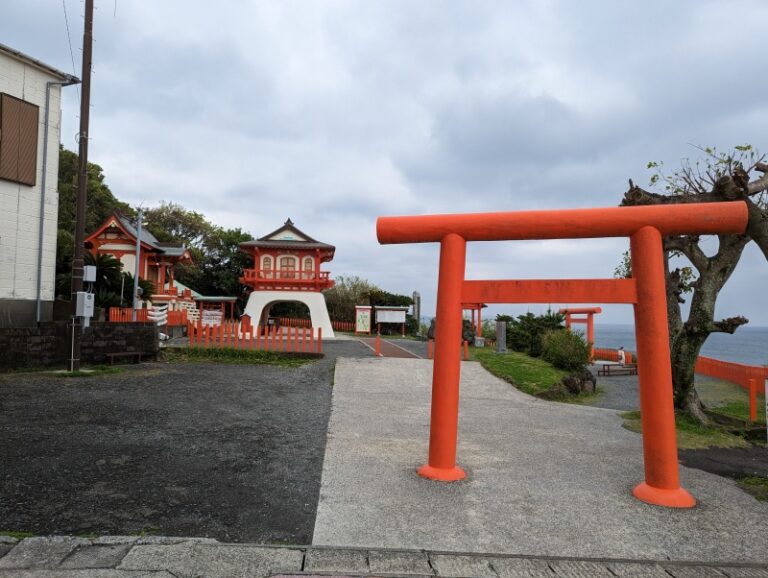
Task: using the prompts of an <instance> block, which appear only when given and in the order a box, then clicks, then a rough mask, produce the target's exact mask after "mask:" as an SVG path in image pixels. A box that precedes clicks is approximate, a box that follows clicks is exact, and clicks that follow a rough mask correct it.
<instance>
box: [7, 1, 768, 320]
mask: <svg viewBox="0 0 768 578" xmlns="http://www.w3.org/2000/svg"><path fill="white" fill-rule="evenodd" d="M96 6H97V10H96V16H95V24H94V37H95V44H94V53H93V59H94V74H93V80H92V82H93V86H92V100H91V101H92V105H93V106H92V111H91V139H92V140H91V144H90V155H89V156H90V160H91V161H92V162H95V163H98V164H99V165H101V166H102V167H103V168H104V172H105V174H106V178H107V182H108V184H109V185H110V187H111V189H112V191H113V192H114V193H115V194H116V195H117V196H118V197H119V198H120V199H121V200H124V201H127V202H129V203H131V204H133V205H138V204H139V203H143V204H144V206H149V207H151V206H156V205H157V204H158V203H160V202H161V201H173V202H177V203H180V204H182V205H184V206H185V207H186V208H188V209H191V210H195V211H199V212H201V213H203V214H205V215H206V216H207V217H208V219H209V220H211V221H212V222H214V223H216V224H218V225H222V226H224V227H241V228H243V229H244V230H246V231H249V232H250V233H251V234H253V235H254V236H256V237H260V236H262V235H264V234H266V233H268V232H270V231H272V230H274V229H276V228H277V227H278V226H279V225H281V224H282V223H283V222H284V221H285V220H286V219H287V218H289V217H290V218H291V219H292V220H293V221H294V223H295V224H296V226H298V227H299V228H300V229H302V230H304V231H305V232H306V233H307V234H309V235H311V236H313V237H315V238H316V239H318V240H320V241H324V242H327V243H331V244H333V245H335V246H336V248H337V249H336V258H335V259H334V261H333V262H331V263H330V264H328V265H327V266H326V268H327V269H329V270H330V271H331V274H332V275H333V276H337V275H357V276H360V277H363V278H366V279H368V280H370V281H372V282H374V283H376V284H377V285H379V286H381V287H382V288H384V289H387V290H389V291H393V292H397V293H405V294H411V293H412V292H413V291H414V290H418V291H419V292H421V294H422V298H423V309H424V314H427V315H429V314H432V313H433V312H434V306H435V292H436V285H437V258H438V248H437V246H436V245H433V244H428V245H410V246H406V245H389V246H380V245H378V243H377V241H376V233H375V221H376V218H377V217H378V216H381V215H402V214H421V213H444V212H478V211H483V212H484V211H501V210H525V209H557V208H568V207H598V206H615V205H617V204H618V203H619V202H620V201H621V198H622V195H623V193H624V192H625V191H626V189H627V179H628V178H633V179H634V180H635V182H637V183H639V184H641V185H643V186H645V185H647V184H648V179H649V177H650V173H649V171H648V170H646V168H645V166H646V164H647V162H648V161H649V160H663V161H665V162H666V164H667V166H669V167H675V166H678V165H679V163H680V160H681V159H682V158H686V157H696V156H698V155H697V150H696V149H695V148H694V146H692V145H702V146H717V147H718V148H721V149H727V148H729V147H732V146H733V145H737V144H742V143H752V144H753V145H756V146H757V147H758V148H760V149H761V150H765V151H768V144H767V143H766V138H765V137H766V134H768V78H767V77H766V75H765V73H764V65H765V54H766V53H767V52H766V51H767V50H768V49H767V48H766V43H765V30H764V25H765V22H766V21H768V2H765V1H763V0H755V1H729V2H723V1H721V2H713V1H703V0H696V1H679V2H668V1H659V0H650V1H644V2H637V1H634V2H621V1H615V2H605V1H603V2H597V1H581V2H571V1H566V0H563V1H560V2H557V1H530V2H512V1H500V2H491V1H487V2H455V1H452V2H444V1H431V2H430V1H418V2H414V1H402V2H396V1H383V2H375V1H372V0H365V1H363V0H359V1H348V2H347V1H314V0H312V1H311V0H305V1H303V2H290V1H280V2H265V1H261V2H258V1H252V0H251V1H247V0H238V1H234V0H224V1H220V2H201V1H198V0H163V1H162V2H156V1H150V0H131V1H126V0H96ZM64 7H66V12H67V15H68V19H69V28H70V35H71V43H72V51H73V52H72V54H70V44H69V40H68V36H67V28H66V23H65V10H64ZM83 7H84V5H83V2H82V1H81V0H63V1H62V0H3V3H2V18H0V42H2V43H4V44H6V45H9V46H11V47H12V48H15V49H17V50H20V51H22V52H24V53H26V54H28V55H30V56H32V57H35V58H38V59H39V60H42V61H43V62H46V63H47V64H50V65H52V66H54V67H56V68H59V69H60V70H63V71H65V72H70V73H74V74H76V75H77V76H81V71H80V66H81V50H80V46H81V45H82V16H83V9H84V8H83ZM73 57H74V58H73ZM73 59H74V68H73V62H72V61H73ZM761 79H762V80H761ZM78 95H79V91H78V90H77V89H75V88H67V89H65V98H64V102H63V108H64V110H63V115H64V118H63V126H62V141H63V143H64V145H65V146H66V147H67V148H70V149H72V150H77V145H76V143H75V134H76V132H77V130H78V122H79V119H78V106H79V104H78V103H79V100H78ZM626 248H627V242H626V240H624V239H613V240H585V241H543V242H509V243H474V244H471V245H470V247H469V250H468V262H467V277H468V278H510V279H511V278H518V279H525V278H531V279H535V278H553V277H556V278H578V277H583V278H598V277H611V276H612V273H613V270H614V267H615V266H616V264H617V263H618V262H619V260H620V256H621V253H622V251H624V250H625V249H626ZM712 248H714V245H713V244H710V249H712ZM766 287H768V263H766V262H765V260H764V258H763V257H762V255H761V254H760V253H759V251H757V250H756V248H755V247H754V245H752V246H749V247H748V248H747V250H746V251H745V254H744V257H743V258H742V262H741V263H740V264H739V267H738V269H737V270H736V272H735V274H734V276H733V278H732V279H731V281H730V282H729V284H728V285H727V286H726V289H725V290H724V291H723V293H722V294H721V299H720V301H719V303H718V310H717V313H718V315H720V316H730V315H737V314H744V315H746V316H747V317H748V318H750V320H751V325H753V326H754V325H761V326H768V308H767V307H765V304H764V303H765V297H764V295H765V289H766ZM561 305H564V304H553V306H554V307H558V306H561ZM545 308H546V305H544V306H538V305H535V306H531V307H530V310H532V311H541V310H543V309H545ZM528 309H529V308H528V307H527V306H499V307H494V308H493V309H492V310H490V311H489V313H496V312H507V313H512V314H518V313H524V312H525V311H526V310H528ZM603 309H604V313H603V315H602V316H601V317H600V318H599V319H598V322H611V323H622V322H631V320H632V311H631V307H630V306H627V305H625V306H605V307H603Z"/></svg>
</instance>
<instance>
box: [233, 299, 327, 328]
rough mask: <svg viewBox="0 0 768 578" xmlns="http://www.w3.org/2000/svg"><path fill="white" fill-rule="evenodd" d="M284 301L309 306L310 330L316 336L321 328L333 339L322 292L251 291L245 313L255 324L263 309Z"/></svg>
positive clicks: (258, 320) (258, 321)
mask: <svg viewBox="0 0 768 578" xmlns="http://www.w3.org/2000/svg"><path fill="white" fill-rule="evenodd" d="M285 301H298V302H299V303H303V304H304V305H306V306H307V307H308V308H309V316H310V318H311V320H312V330H313V331H314V333H315V336H317V329H318V328H322V329H323V337H324V338H325V339H334V337H335V335H334V334H333V327H332V326H331V318H330V316H329V315H328V306H327V305H326V304H325V297H323V294H322V293H317V292H315V291H253V292H252V293H251V294H250V295H249V296H248V304H247V305H246V306H245V315H249V316H250V318H251V319H252V320H253V321H252V323H253V324H254V325H256V324H257V323H260V319H261V316H262V314H263V313H264V310H265V309H267V308H268V307H269V306H270V305H272V304H274V303H282V302H285Z"/></svg>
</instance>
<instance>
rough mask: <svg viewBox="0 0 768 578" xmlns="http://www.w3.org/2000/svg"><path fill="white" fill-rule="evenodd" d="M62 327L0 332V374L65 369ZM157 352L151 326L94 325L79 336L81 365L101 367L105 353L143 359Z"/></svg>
mask: <svg viewBox="0 0 768 578" xmlns="http://www.w3.org/2000/svg"><path fill="white" fill-rule="evenodd" d="M69 347H70V344H69V331H68V328H67V324H66V323H62V322H59V323H41V324H40V326H38V327H20V328H14V329H0V370H8V369H21V368H27V367H45V366H54V365H60V366H61V367H62V368H64V367H65V366H66V363H67V360H68V359H69V357H70V353H69ZM159 349H160V342H159V340H158V330H157V325H155V324H154V323H94V324H92V325H91V327H90V328H88V329H87V330H86V332H85V333H84V334H83V336H82V340H81V346H80V360H81V362H82V363H104V362H106V361H107V354H108V353H121V352H124V351H140V352H141V353H142V354H144V355H146V356H147V357H149V356H151V355H157V352H158V351H159Z"/></svg>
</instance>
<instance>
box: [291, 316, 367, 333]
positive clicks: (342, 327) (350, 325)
mask: <svg viewBox="0 0 768 578" xmlns="http://www.w3.org/2000/svg"><path fill="white" fill-rule="evenodd" d="M277 321H278V323H279V324H280V325H281V326H283V327H312V321H311V320H310V319H300V318H298V317H278V318H277ZM331 327H333V328H334V329H335V330H336V331H348V332H354V330H355V324H354V322H353V321H331Z"/></svg>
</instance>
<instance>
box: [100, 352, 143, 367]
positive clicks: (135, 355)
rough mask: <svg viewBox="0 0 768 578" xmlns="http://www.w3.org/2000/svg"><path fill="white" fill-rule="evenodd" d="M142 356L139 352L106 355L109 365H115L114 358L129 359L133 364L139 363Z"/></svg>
mask: <svg viewBox="0 0 768 578" xmlns="http://www.w3.org/2000/svg"><path fill="white" fill-rule="evenodd" d="M142 355H143V353H142V352H141V351H121V352H118V353H107V357H108V358H109V364H110V365H114V364H115V358H116V357H130V358H132V359H133V363H141V356H142Z"/></svg>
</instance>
